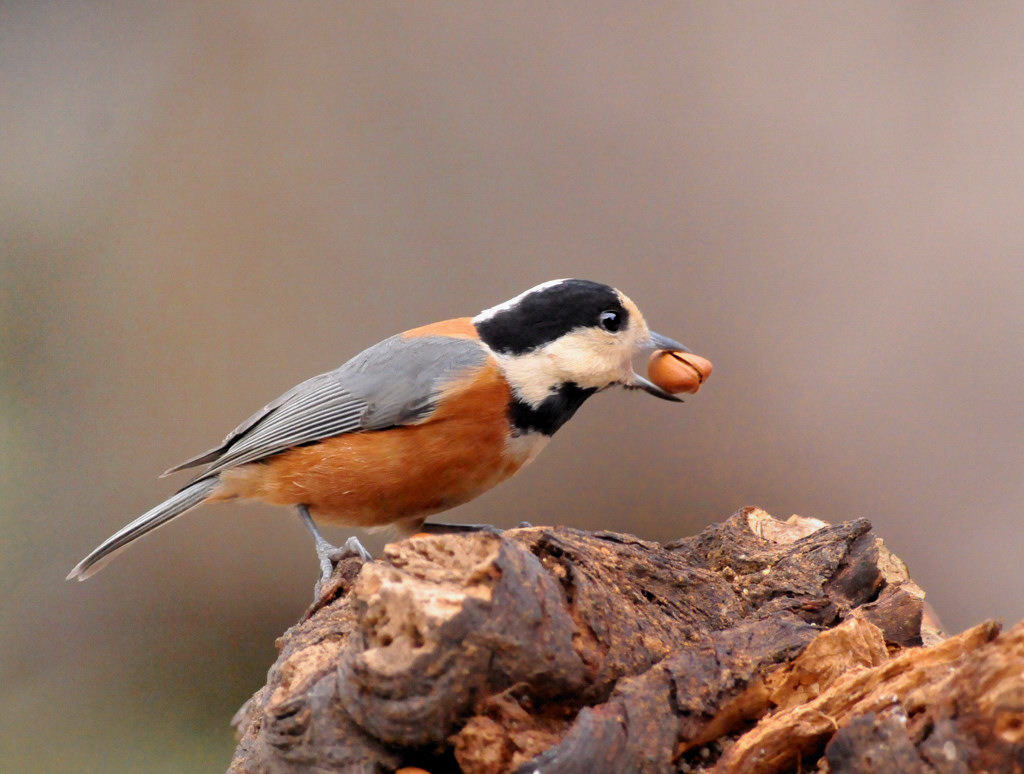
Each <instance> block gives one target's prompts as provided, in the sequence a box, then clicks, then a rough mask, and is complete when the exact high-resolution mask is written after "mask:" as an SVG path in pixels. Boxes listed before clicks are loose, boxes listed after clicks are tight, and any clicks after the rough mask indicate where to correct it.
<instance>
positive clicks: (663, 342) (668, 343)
mask: <svg viewBox="0 0 1024 774" xmlns="http://www.w3.org/2000/svg"><path fill="white" fill-rule="evenodd" d="M656 349H664V350H666V351H668V352H689V353H690V354H691V355H692V354H693V350H691V349H690V348H689V347H684V346H683V345H682V344H680V343H679V342H678V341H676V340H675V339H670V338H669V337H668V336H662V335H661V334H660V333H655V332H654V331H651V335H650V338H649V339H648V340H647V345H646V346H645V347H644V351H646V352H654V350H656Z"/></svg>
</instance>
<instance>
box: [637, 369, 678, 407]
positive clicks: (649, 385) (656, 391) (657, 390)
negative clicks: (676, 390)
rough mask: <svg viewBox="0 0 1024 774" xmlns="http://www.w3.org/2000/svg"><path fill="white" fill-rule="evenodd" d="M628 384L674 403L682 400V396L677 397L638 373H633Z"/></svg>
mask: <svg viewBox="0 0 1024 774" xmlns="http://www.w3.org/2000/svg"><path fill="white" fill-rule="evenodd" d="M628 386H629V387H632V388H633V389H640V390H643V391H644V392H649V393H650V394H651V395H653V396H654V397H655V398H661V399H662V400H671V401H673V402H675V403H682V402H683V399H682V398H677V397H676V396H675V395H673V394H672V393H671V392H668V391H667V390H663V389H661V387H659V386H658V385H656V384H655V383H654V382H652V381H649V380H647V379H645V378H644V377H642V376H641V375H640V374H638V373H634V374H633V382H632V383H631V384H629V385H628Z"/></svg>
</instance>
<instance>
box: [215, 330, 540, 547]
mask: <svg viewBox="0 0 1024 774" xmlns="http://www.w3.org/2000/svg"><path fill="white" fill-rule="evenodd" d="M450 322H452V323H456V322H461V321H450ZM431 327H432V326H431ZM421 330H426V329H421ZM452 332H454V331H452ZM460 332H461V331H460ZM432 333H435V331H430V332H425V333H423V334H419V335H431V334H432ZM410 334H413V335H416V334H415V333H414V332H412V331H410ZM448 335H451V333H450V332H449V333H448ZM464 335H465V334H464ZM509 396H510V393H509V387H508V383H507V382H506V381H505V379H504V377H502V375H501V373H500V372H499V371H498V369H497V367H496V366H494V365H493V364H492V363H488V364H487V365H486V366H485V367H484V368H483V369H482V371H481V372H479V373H478V374H477V376H476V378H475V379H471V380H467V381H465V382H459V383H458V384H456V385H454V386H452V387H450V388H449V390H448V392H447V393H446V394H444V395H443V396H442V398H441V399H440V401H439V403H438V407H437V409H436V410H435V412H434V413H433V414H432V415H431V416H430V418H429V419H428V420H427V421H425V422H423V423H421V424H418V425H409V426H405V427H396V428H391V429H389V430H381V431H375V432H367V433H351V434H347V435H342V436H338V437H336V438H329V439H327V440H324V441H320V442H318V443H315V444H311V445H309V446H303V447H299V448H295V449H291V450H289V451H286V452H283V453H282V454H279V455H277V456H274V457H271V458H270V459H268V460H266V461H265V462H261V463H253V464H249V465H243V466H241V467H239V468H234V469H231V470H226V471H224V472H223V473H222V474H221V480H222V482H223V483H222V486H221V488H220V489H219V490H218V491H217V492H216V493H215V494H214V496H213V497H211V498H210V499H211V500H227V499H232V498H234V497H244V498H255V499H259V500H264V501H266V502H269V503H273V504H275V505H298V504H304V505H307V506H308V507H309V509H310V512H311V513H312V515H313V516H314V517H316V518H317V520H319V521H324V522H327V523H336V524H343V525H349V526H360V527H374V526H384V525H390V524H395V525H397V526H399V527H400V528H404V529H410V530H411V529H416V528H417V527H418V526H419V525H420V524H421V523H422V522H423V520H424V519H425V518H426V517H427V516H429V515H430V514H432V513H438V512H439V511H443V510H447V509H448V508H452V507H454V506H456V505H460V504H462V503H464V502H467V501H469V500H471V499H473V498H474V497H476V496H478V495H480V494H482V493H483V492H485V491H486V490H488V489H490V488H491V487H493V486H494V485H495V484H498V483H499V482H501V481H503V480H505V479H506V478H508V477H509V476H511V475H512V474H513V473H515V472H516V471H517V470H518V469H519V468H520V467H522V465H523V464H524V462H525V461H527V459H528V458H527V457H526V456H523V455H511V454H509V453H508V450H509V444H508V436H509V423H508V416H507V413H506V412H507V408H506V407H507V406H508V402H509Z"/></svg>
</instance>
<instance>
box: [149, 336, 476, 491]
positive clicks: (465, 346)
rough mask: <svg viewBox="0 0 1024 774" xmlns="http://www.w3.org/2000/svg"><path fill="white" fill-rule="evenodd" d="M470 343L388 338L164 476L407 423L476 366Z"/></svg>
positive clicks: (205, 473)
mask: <svg viewBox="0 0 1024 774" xmlns="http://www.w3.org/2000/svg"><path fill="white" fill-rule="evenodd" d="M486 359H487V352H486V350H485V349H484V348H483V347H482V346H481V345H480V343H479V342H477V341H474V340H472V339H454V338H450V337H448V336H423V337H418V338H402V337H401V336H393V337H391V338H390V339H385V340H384V341H382V342H380V343H379V344H375V345H374V346H372V347H370V348H369V349H367V350H365V351H363V352H361V353H360V354H358V355H356V356H355V357H354V358H352V359H351V360H349V361H348V362H347V363H345V364H344V365H343V366H341V367H340V368H337V369H335V370H334V371H329V372H328V373H325V374H320V375H319V376H314V377H313V378H312V379H308V380H307V381H305V382H303V383H302V384H299V385H298V386H296V387H293V388H292V389H290V390H289V391H288V392H286V393H284V395H282V396H281V397H279V398H277V399H276V400H274V401H272V402H270V403H268V404H267V405H266V406H264V407H263V408H262V409H260V410H259V411H258V412H256V413H255V414H253V415H252V416H251V417H249V418H248V419H247V420H245V421H244V422H243V423H242V424H240V425H239V426H238V427H237V428H235V429H234V430H233V431H232V432H231V433H230V434H229V435H228V436H227V437H226V438H225V439H224V442H223V443H221V444H220V446H217V447H216V448H214V449H210V451H208V452H204V453H203V454H200V455H198V456H196V457H193V458H192V459H190V460H187V461H185V462H183V463H182V464H180V465H178V466H176V467H173V468H171V469H170V470H168V471H167V473H165V474H164V475H167V474H169V473H174V472H176V471H179V470H183V469H185V468H191V467H194V466H196V465H204V464H209V465H210V467H209V468H208V469H207V470H205V471H203V473H202V474H200V475H199V476H198V478H206V477H207V476H213V475H216V474H217V473H220V472H221V471H222V470H226V469H227V468H230V467H234V466H236V465H244V464H245V463H247V462H254V461H256V460H260V459H263V458H264V457H269V456H271V455H273V454H277V453H278V452H282V451H284V450H286V449H290V448H292V447H293V446H300V445H302V444H305V443H310V442H313V441H319V440H321V439H324V438H330V437H332V436H336V435H342V434H344V433H354V432H359V431H366V430H383V429H386V428H388V427H395V426H398V425H406V424H415V423H416V422H418V421H421V420H423V419H425V418H426V417H427V416H429V414H430V412H431V411H432V410H433V407H434V406H435V404H436V402H437V399H438V396H439V394H440V393H441V391H442V390H443V388H444V387H445V385H446V384H448V383H450V382H451V381H452V380H453V379H455V378H457V377H458V376H459V375H461V374H464V373H465V372H466V371H467V370H474V369H477V368H480V367H481V366H483V364H484V363H485V361H486Z"/></svg>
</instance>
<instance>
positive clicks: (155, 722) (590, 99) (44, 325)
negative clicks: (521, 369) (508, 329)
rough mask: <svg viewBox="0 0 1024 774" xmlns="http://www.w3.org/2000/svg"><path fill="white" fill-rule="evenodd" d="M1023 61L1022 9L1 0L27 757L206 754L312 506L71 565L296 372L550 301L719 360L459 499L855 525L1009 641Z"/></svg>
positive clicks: (644, 522) (9, 428)
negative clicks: (79, 567)
mask: <svg viewBox="0 0 1024 774" xmlns="http://www.w3.org/2000/svg"><path fill="white" fill-rule="evenodd" d="M1022 40H1024V8H1022V7H1021V6H1020V5H1019V4H1015V3H1004V4H1000V3H986V4H959V3H930V4H910V3H907V4H902V5H895V6H894V5H892V4H888V3H886V4H872V3H861V4H856V5H842V6H840V5H836V4H831V5H818V4H810V3H772V4H757V5H752V4H735V3H723V2H717V1H715V2H701V3H660V2H652V3H644V4H635V3H634V4H628V5H626V6H624V5H607V6H603V5H600V4H594V3H589V2H565V3H559V4H549V3H517V4H514V5H512V4H478V3H444V4H440V3H416V4H412V3H391V2H375V3H348V4H336V3H320V4H316V3H312V4H303V5H299V6H295V5H286V4H280V3H270V2H222V3H217V4H203V3H188V2H181V3H159V4H158V3H142V2H105V3H77V4H76V3H57V2H33V3H23V2H3V3H0V111H2V112H0V181H2V183H0V239H2V242H0V245H2V247H0V302H2V303H0V335H2V338H0V358H2V367H0V498H2V502H0V525H2V528H3V535H4V538H3V540H2V542H0V572H2V583H3V587H4V593H3V599H2V601H0V760H3V761H4V762H5V768H6V769H7V770H10V771H42V772H49V771H77V772H84V771H97V772H99V771H102V772H117V771H125V772H128V771H132V772H136V771H146V772H177V771H182V772H185V771H188V772H192V771H217V770H223V769H224V768H225V767H226V766H227V764H228V761H229V759H230V756H231V753H232V750H233V748H234V739H233V736H232V732H231V730H230V728H229V725H228V722H229V720H230V718H231V715H232V714H233V712H234V711H235V710H236V709H237V708H238V707H239V706H240V705H241V704H242V703H243V702H244V701H245V700H246V699H247V698H248V696H249V695H250V694H251V693H252V692H253V691H255V690H256V689H257V688H258V687H259V686H260V685H261V684H262V683H263V681H264V678H265V673H266V670H267V669H268V668H269V666H270V665H271V663H272V662H273V660H274V658H275V655H276V651H275V648H274V638H275V637H276V636H277V635H279V634H280V633H281V632H283V631H284V629H285V628H287V627H288V626H289V625H290V624H291V623H292V622H294V621H295V620H296V618H297V617H298V616H299V615H300V614H301V613H302V611H303V609H304V607H305V606H306V604H307V603H308V602H309V600H310V598H311V593H312V584H313V582H314V580H315V577H316V562H315V561H314V556H313V551H312V547H311V543H310V540H309V538H308V535H307V534H306V533H305V531H304V530H303V528H302V527H301V525H300V524H299V522H298V520H297V519H296V518H295V517H294V516H293V515H292V514H291V513H288V512H286V511H281V510H274V509H270V508H264V507H261V506H255V505H250V506H240V505H239V506H236V505H229V506H219V507H215V508H214V507H211V508H207V509H205V510H201V511H198V512H196V513H195V514H192V515H190V516H188V517H186V518H184V519H182V520H180V521H178V522H176V523H174V525H173V526H170V527H168V528H167V529H166V530H161V531H160V533H159V535H157V536H155V537H153V538H151V539H148V540H145V541H143V542H142V543H140V544H138V545H136V546H134V547H133V548H132V549H131V550H130V551H128V552H127V553H125V554H124V555H123V556H122V557H120V558H119V559H118V560H117V561H116V562H115V563H113V564H112V565H111V566H110V567H109V568H108V569H107V570H106V571H104V572H103V573H102V574H100V575H98V576H97V577H95V578H94V579H92V580H91V581H89V582H88V583H85V584H77V583H76V584H71V583H65V582H64V576H65V574H66V573H67V572H68V570H69V569H70V568H71V566H72V565H74V564H75V562H77V561H78V560H79V559H80V558H81V557H82V556H83V555H84V554H85V553H86V552H87V551H89V550H90V549H92V548H93V547H94V546H95V545H96V544H97V543H98V542H100V541H101V540H102V539H103V538H105V537H107V535H109V534H110V533H112V532H113V531H114V530H116V529H118V528H119V527H121V526H122V525H123V524H124V523H126V522H127V521H129V520H130V519H132V518H134V517H135V516H137V515H138V514H139V513H141V512H142V511H144V510H146V509H147V508H149V507H150V506H152V505H154V504H155V503H157V502H158V501H160V500H161V499H163V498H164V497H165V496H167V495H169V494H170V493H172V492H173V491H174V490H175V489H176V487H177V486H179V485H180V484H181V483H182V482H183V481H184V477H181V476H179V477H177V478H175V479H173V480H168V481H161V480H158V479H157V478H156V476H157V474H158V473H160V471H162V470H164V469H166V468H167V467H169V466H171V465H172V464H175V463H177V462H180V461H181V460H183V459H184V458H186V457H188V456H190V455H192V454H194V453H196V452H198V451H201V450H203V449H206V448H208V447H210V446H212V445H213V444H215V443H217V442H218V441H219V440H220V439H221V438H222V437H223V436H224V434H225V433H227V431H229V430H230V429H231V428H233V427H234V426H235V425H236V424H237V423H238V422H239V421H241V420H242V419H244V418H245V417H247V416H248V415H249V414H250V413H251V412H252V411H254V410H255V409H256V408H258V407H259V406H261V405H263V404H264V403H265V402H267V401H268V400H269V399H271V398H274V397H275V396H277V395H278V394H279V393H281V392H283V391H284V390H285V389H287V388H289V387H291V386H292V385H293V384H295V383H297V382H298V381H300V380H302V379H305V378H306V377H308V376H312V375H314V374H317V373H320V372H322V371H326V370H329V369H331V368H334V367H335V366H337V365H339V364H340V363H341V362H343V361H344V360H346V359H348V357H350V356H351V355H354V354H355V353H357V352H358V351H360V350H361V349H363V348H364V347H366V346H368V345H370V344H373V343H374V342H376V341H378V340H379V339H382V338H384V337H385V336H388V335H390V334H392V333H395V332H398V331H401V330H403V329H406V328H410V327H413V326H416V325H419V324H422V323H426V322H430V321H434V320H438V319H444V318H447V317H453V316H460V315H471V314H474V313H475V312H477V311H478V310H480V309H482V308H484V307H487V306H490V305H492V304H495V303H497V302H499V301H501V300H504V299H506V298H508V297H510V296H512V295H515V294H517V293H519V292H520V291H522V290H524V289H526V288H528V287H530V286H532V285H534V284H536V283H538V282H541V281H544V280H548V279H552V278H556V277H567V276H578V277H586V278H590V279H595V280H599V281H602V282H606V283H609V284H612V285H615V286H617V287H620V288H622V289H623V290H624V291H625V292H626V293H628V294H629V295H630V296H631V297H632V298H633V299H634V300H635V301H637V303H638V304H639V305H640V307H641V308H642V309H643V310H644V311H645V313H646V315H647V318H648V320H649V322H650V323H651V326H652V327H653V328H654V329H655V330H657V331H659V332H661V333H664V334H666V335H670V336H673V337H675V338H678V339H680V340H682V341H683V342H684V343H686V344H688V345H690V346H691V347H692V348H693V349H694V350H695V351H696V352H698V353H701V354H703V355H705V356H706V357H708V358H710V359H711V360H712V361H713V362H714V364H715V373H714V376H713V377H712V379H711V381H710V382H709V383H708V384H707V385H706V387H705V388H704V389H703V390H702V391H701V393H700V394H699V395H697V396H694V397H693V398H689V399H688V400H687V402H686V404H685V405H683V406H679V405H673V404H669V403H666V402H663V401H659V400H654V399H651V398H649V397H648V396H646V395H644V394H642V393H625V392H622V391H611V392H609V393H606V394H602V395H600V396H598V397H596V398H594V399H592V400H591V401H590V402H589V403H588V404H587V405H586V406H585V407H584V408H583V410H582V411H581V412H580V413H579V414H578V415H577V417H576V418H575V419H574V420H573V421H572V422H570V423H569V424H568V425H567V426H566V427H565V428H564V429H563V430H562V431H561V432H560V433H559V435H558V436H556V438H555V440H554V442H553V443H552V444H551V445H550V447H549V448H548V449H547V451H545V452H544V454H543V455H542V456H541V457H540V460H539V462H538V463H537V464H536V465H534V466H533V467H532V468H530V469H527V470H526V471H524V472H523V473H522V474H521V475H520V476H519V477H517V478H516V479H515V480H513V481H511V482H509V483H507V484H505V485H503V486H501V487H499V488H498V489H496V490H494V491H492V492H490V493H489V494H487V495H486V496H484V497H482V498H480V499H479V500H477V501H476V502H474V503H472V504H470V505H468V506H465V507H463V508H461V509H459V510H458V511H456V512H455V513H453V514H450V516H451V518H453V519H458V520H467V521H486V522H491V523H494V524H497V525H505V526H508V525H513V524H515V523H517V522H519V521H520V520H522V519H529V520H530V521H532V522H534V523H538V524H548V523H564V524H570V525H575V526H579V527H587V528H607V529H615V530H622V531H629V532H633V533H635V534H638V535H640V536H642V537H644V538H647V539H652V540H670V539H673V538H676V537H679V536H681V535H686V534H691V533H693V532H696V531H698V530H700V529H701V528H703V527H704V526H705V525H707V524H709V523H711V522H713V521H719V520H722V519H724V518H725V517H727V516H728V515H729V514H731V513H732V512H733V511H735V510H736V509H737V508H739V507H741V506H744V505H759V506H762V507H764V508H765V509H767V510H769V511H770V512H771V513H773V514H775V515H776V516H778V517H780V518H786V517H788V516H789V515H790V514H792V513H800V514H803V515H806V516H814V517H818V518H822V519H826V520H828V521H832V522H838V521H842V520H845V519H852V518H856V517H861V516H865V517H868V518H870V519H871V520H872V522H873V523H874V525H875V529H876V530H877V532H878V534H879V535H881V536H882V537H883V538H884V539H885V540H886V542H887V544H888V545H889V546H890V547H891V548H892V549H893V550H894V551H895V552H896V553H897V554H898V555H899V556H901V557H902V558H903V559H904V560H906V561H907V563H908V564H909V567H910V570H911V573H912V575H913V577H914V578H915V579H916V580H917V581H918V582H919V583H920V584H921V585H922V586H923V587H924V588H925V589H926V590H927V592H928V599H929V600H930V601H931V602H932V604H933V605H934V606H935V608H936V609H937V611H938V613H939V614H940V616H941V617H942V618H943V620H944V621H945V623H946V625H947V627H948V628H949V629H951V630H961V629H963V628H964V627H966V626H968V625H970V624H973V623H976V622H978V621H981V620H983V619H985V618H989V617H995V616H1001V617H1005V618H1006V619H1008V621H1009V622H1015V621H1016V620H1018V619H1020V618H1021V617H1022V616H1024V594H1022V593H1021V585H1022V578H1024V568H1022V563H1021V546H1022V545H1024V520H1022V519H1021V508H1022V503H1024V476H1022V461H1024V410H1022V409H1024V405H1022V400H1021V397H1020V390H1021V386H1022V384H1024V365H1022V363H1024V358H1022V341H1024V311H1022V310H1024V129H1022V127H1024V87H1022V84H1024V48H1022V44H1021V41H1022ZM345 536H346V534H345V533H344V532H343V531H340V532H339V531H337V530H335V531H332V532H329V537H333V538H334V539H336V540H341V539H343V538H344V537H345ZM369 545H370V546H371V548H372V549H375V550H379V547H380V542H379V540H378V541H373V540H371V541H370V542H369Z"/></svg>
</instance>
